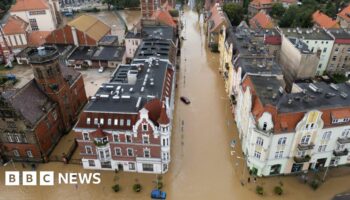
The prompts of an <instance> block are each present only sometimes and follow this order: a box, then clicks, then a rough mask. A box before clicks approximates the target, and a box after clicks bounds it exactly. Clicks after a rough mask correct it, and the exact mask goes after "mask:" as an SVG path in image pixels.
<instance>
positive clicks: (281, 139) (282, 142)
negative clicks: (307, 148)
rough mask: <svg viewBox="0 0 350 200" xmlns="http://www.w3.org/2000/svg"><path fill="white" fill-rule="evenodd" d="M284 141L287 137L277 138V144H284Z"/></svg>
mask: <svg viewBox="0 0 350 200" xmlns="http://www.w3.org/2000/svg"><path fill="white" fill-rule="evenodd" d="M286 141H287V137H281V138H280V139H279V140H278V145H285V144H286Z"/></svg>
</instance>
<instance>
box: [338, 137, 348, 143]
mask: <svg viewBox="0 0 350 200" xmlns="http://www.w3.org/2000/svg"><path fill="white" fill-rule="evenodd" d="M337 141H338V143H339V144H347V143H350V137H345V138H338V140H337Z"/></svg>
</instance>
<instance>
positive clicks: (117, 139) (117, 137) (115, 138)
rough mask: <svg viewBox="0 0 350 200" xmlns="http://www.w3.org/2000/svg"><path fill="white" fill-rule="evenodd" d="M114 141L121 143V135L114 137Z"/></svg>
mask: <svg viewBox="0 0 350 200" xmlns="http://www.w3.org/2000/svg"><path fill="white" fill-rule="evenodd" d="M113 140H114V142H120V138H119V135H117V134H115V135H113Z"/></svg>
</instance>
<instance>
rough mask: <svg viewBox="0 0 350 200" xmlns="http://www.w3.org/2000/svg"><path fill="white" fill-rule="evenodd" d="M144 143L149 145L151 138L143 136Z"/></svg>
mask: <svg viewBox="0 0 350 200" xmlns="http://www.w3.org/2000/svg"><path fill="white" fill-rule="evenodd" d="M142 143H143V144H149V136H148V135H144V136H142Z"/></svg>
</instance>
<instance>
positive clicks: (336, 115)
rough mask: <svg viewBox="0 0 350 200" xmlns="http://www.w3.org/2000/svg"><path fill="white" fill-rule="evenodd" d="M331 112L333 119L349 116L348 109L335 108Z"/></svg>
mask: <svg viewBox="0 0 350 200" xmlns="http://www.w3.org/2000/svg"><path fill="white" fill-rule="evenodd" d="M331 113H332V117H333V118H335V119H345V118H350V111H349V110H336V111H332V112H331Z"/></svg>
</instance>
